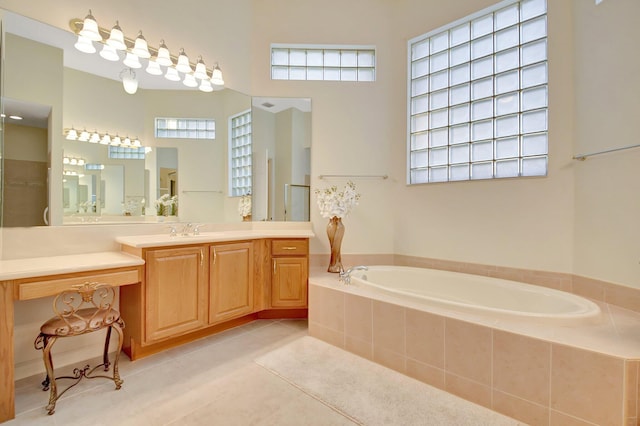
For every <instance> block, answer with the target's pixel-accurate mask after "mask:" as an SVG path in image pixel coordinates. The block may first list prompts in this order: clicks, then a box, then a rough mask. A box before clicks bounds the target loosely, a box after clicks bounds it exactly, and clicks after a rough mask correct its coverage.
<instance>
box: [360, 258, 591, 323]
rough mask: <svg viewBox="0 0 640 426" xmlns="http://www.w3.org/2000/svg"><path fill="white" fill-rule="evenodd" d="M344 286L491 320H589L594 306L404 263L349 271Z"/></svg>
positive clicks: (571, 297) (563, 296)
mask: <svg viewBox="0 0 640 426" xmlns="http://www.w3.org/2000/svg"><path fill="white" fill-rule="evenodd" d="M350 285H353V286H357V287H362V288H366V289H370V290H374V291H375V292H380V293H384V294H387V295H392V296H395V297H399V298H401V299H408V300H411V301H412V302H417V303H419V304H425V305H426V306H434V307H440V308H445V309H451V310H455V311H463V312H470V313H480V314H488V315H491V316H492V317H493V318H496V319H525V320H534V321H536V322H544V323H551V324H555V325H580V324H593V323H597V322H599V321H600V320H601V312H600V307H599V306H598V305H596V304H595V303H593V302H592V301H590V300H588V299H585V298H583V297H580V296H577V295H574V294H571V293H567V292H564V291H559V290H554V289H550V288H546V287H540V286H535V285H530V284H525V283H521V282H517V281H510V280H505V279H499V278H492V277H486V276H479V275H471V274H464V273H459V272H450V271H442V270H436V269H424V268H414V267H406V266H370V267H368V270H366V271H354V272H352V273H351V282H350Z"/></svg>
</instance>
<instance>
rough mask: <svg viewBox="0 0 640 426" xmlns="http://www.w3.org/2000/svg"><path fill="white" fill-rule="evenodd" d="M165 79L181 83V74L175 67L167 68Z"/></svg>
mask: <svg viewBox="0 0 640 426" xmlns="http://www.w3.org/2000/svg"><path fill="white" fill-rule="evenodd" d="M164 77H165V78H166V79H167V80H170V81H180V74H178V71H176V69H175V68H173V67H169V68H167V73H166V74H165V75H164Z"/></svg>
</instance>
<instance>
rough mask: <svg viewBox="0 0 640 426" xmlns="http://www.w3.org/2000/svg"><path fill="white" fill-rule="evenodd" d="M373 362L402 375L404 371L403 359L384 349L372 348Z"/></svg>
mask: <svg viewBox="0 0 640 426" xmlns="http://www.w3.org/2000/svg"><path fill="white" fill-rule="evenodd" d="M373 361H375V362H377V363H378V364H380V365H384V366H385V367H388V368H390V369H392V370H396V371H399V372H400V373H404V372H405V371H406V365H405V357H404V356H403V355H401V354H399V353H397V352H394V351H391V350H389V349H386V348H379V347H377V346H374V347H373Z"/></svg>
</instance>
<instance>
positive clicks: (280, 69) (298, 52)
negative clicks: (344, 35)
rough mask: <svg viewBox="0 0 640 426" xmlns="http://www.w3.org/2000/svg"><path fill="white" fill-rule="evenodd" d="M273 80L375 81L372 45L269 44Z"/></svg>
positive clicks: (374, 57)
mask: <svg viewBox="0 0 640 426" xmlns="http://www.w3.org/2000/svg"><path fill="white" fill-rule="evenodd" d="M271 79H272V80H331V81H375V79H376V50H375V48H373V47H371V46H303V45H282V44H272V45H271Z"/></svg>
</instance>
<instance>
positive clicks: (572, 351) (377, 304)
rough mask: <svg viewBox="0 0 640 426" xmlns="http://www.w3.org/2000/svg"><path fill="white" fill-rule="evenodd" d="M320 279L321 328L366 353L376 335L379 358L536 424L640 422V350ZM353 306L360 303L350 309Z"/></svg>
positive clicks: (314, 304)
mask: <svg viewBox="0 0 640 426" xmlns="http://www.w3.org/2000/svg"><path fill="white" fill-rule="evenodd" d="M314 281H315V280H314V279H313V278H312V280H311V282H310V298H309V333H310V335H311V336H314V337H317V338H320V339H321V340H325V341H327V342H328V343H331V344H333V345H335V346H338V347H340V348H343V349H346V350H348V351H351V352H354V353H356V354H359V355H362V353H361V352H362V351H358V350H352V348H353V345H352V343H350V342H353V341H354V340H357V341H361V342H368V338H369V337H368V336H371V342H370V345H371V346H370V347H371V353H373V360H374V361H376V362H378V363H379V364H382V365H385V366H387V367H389V368H392V369H394V370H397V371H399V372H401V373H404V374H406V375H408V376H410V377H413V378H415V379H418V380H420V381H423V382H425V383H427V384H430V385H432V386H434V387H437V388H441V389H444V390H446V391H448V392H449V393H452V394H454V395H457V396H460V397H462V398H465V399H468V400H470V401H472V402H475V403H477V404H480V405H483V406H485V407H487V408H491V409H493V410H494V411H497V412H500V413H503V414H506V415H508V416H510V417H513V418H515V419H517V420H520V421H523V422H526V423H527V424H531V425H568V424H576V425H578V424H583V425H588V424H591V425H593V424H598V425H601V424H612V425H622V424H636V423H635V422H636V420H637V418H638V415H637V409H638V386H639V383H638V361H637V359H638V358H637V357H636V358H634V359H625V358H624V357H621V356H612V355H607V354H604V353H598V352H595V351H592V350H587V349H584V348H577V347H571V346H569V345H566V344H561V343H558V342H552V341H545V340H544V339H540V338H535V337H530V336H526V335H521V334H518V333H513V332H509V331H505V330H500V329H496V328H495V327H491V326H487V325H479V324H474V323H471V322H467V321H463V320H460V319H456V318H451V317H448V316H444V315H438V314H434V313H429V312H424V311H420V310H417V309H413V308H408V307H402V306H399V305H395V304H392V303H387V302H384V301H381V300H371V301H370V302H367V301H366V299H367V298H366V297H361V296H358V295H355V294H352V293H350V292H348V291H347V292H345V291H342V290H341V289H340V288H339V287H336V288H332V287H331V286H327V285H322V284H316V283H315V282H314ZM369 303H370V305H369ZM347 307H352V308H354V309H355V310H356V311H354V312H352V313H349V312H347ZM369 307H370V308H369ZM339 309H344V312H339V311H337V310H339ZM368 313H370V316H367V314H368ZM635 325H636V326H637V325H638V324H635ZM594 331H595V332H601V331H600V329H599V328H597V327H596V328H594ZM327 336H329V337H330V338H327ZM367 344H368V343H367ZM365 357H367V356H365Z"/></svg>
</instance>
